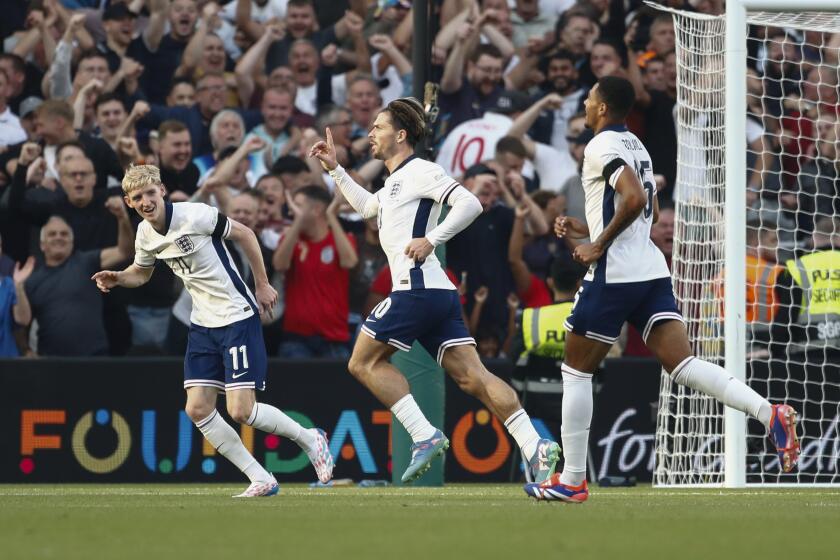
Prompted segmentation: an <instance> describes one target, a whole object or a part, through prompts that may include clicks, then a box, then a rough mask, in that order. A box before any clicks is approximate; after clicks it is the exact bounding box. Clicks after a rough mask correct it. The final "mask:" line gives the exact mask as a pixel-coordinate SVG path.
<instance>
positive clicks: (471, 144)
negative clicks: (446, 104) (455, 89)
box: [435, 112, 534, 178]
mask: <svg viewBox="0 0 840 560" xmlns="http://www.w3.org/2000/svg"><path fill="white" fill-rule="evenodd" d="M512 124H513V120H512V119H511V118H510V117H506V116H505V115H500V114H498V113H493V112H487V113H484V116H483V117H482V118H480V119H472V120H469V121H466V122H463V123H461V124H459V125H458V126H456V127H455V128H454V129H452V132H450V133H448V134H447V135H446V140H444V142H443V145H442V146H441V147H440V151H439V152H438V156H437V159H435V161H436V162H437V163H438V165H440V166H441V167H443V171H444V172H445V173H446V174H447V175H449V176H451V177H462V176H463V175H464V171H466V170H467V168H469V167H472V166H473V165H475V164H476V163H481V162H482V161H487V160H488V159H493V158H494V157H496V144H497V143H498V142H499V140H500V139H501V138H502V137H504V136H507V133H508V131H509V130H510V127H511V125H512ZM522 175H524V176H525V177H528V178H532V177H533V176H534V166H533V165H532V164H531V162H530V161H527V160H526V161H525V165H524V167H523V168H522Z"/></svg>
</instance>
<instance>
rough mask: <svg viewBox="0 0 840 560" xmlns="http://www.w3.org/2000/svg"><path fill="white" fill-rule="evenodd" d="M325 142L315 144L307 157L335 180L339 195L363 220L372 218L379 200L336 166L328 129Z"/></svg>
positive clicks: (377, 207) (376, 211)
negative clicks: (315, 161) (313, 160)
mask: <svg viewBox="0 0 840 560" xmlns="http://www.w3.org/2000/svg"><path fill="white" fill-rule="evenodd" d="M326 135H327V140H326V141H324V140H321V141H320V142H316V143H315V145H314V146H312V149H311V150H309V157H314V158H317V159H318V161H320V162H321V167H323V168H324V169H325V170H326V171H327V172H328V173H329V174H330V176H331V177H332V178H333V180H335V184H336V185H338V188H339V189H341V193H342V194H343V195H344V198H346V199H347V202H349V203H350V206H352V207H353V209H354V210H355V211H356V212H358V213H359V214H361V216H362V217H363V218H365V219H368V218H373V217H374V216H376V214H377V213H378V212H379V199H377V198H376V196H374V195H373V194H371V193H370V192H368V191H367V190H366V189H365V188H364V187H363V186H361V185H359V184H358V183H357V182H356V181H354V180H353V178H352V177H350V175H349V174H348V173H347V171H345V170H344V168H343V167H341V166H340V165H338V162H337V161H336V158H335V145H334V144H333V137H332V132H331V131H330V129H329V127H327V129H326Z"/></svg>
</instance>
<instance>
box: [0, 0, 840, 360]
mask: <svg viewBox="0 0 840 560" xmlns="http://www.w3.org/2000/svg"><path fill="white" fill-rule="evenodd" d="M431 3H432V4H433V14H434V17H433V20H434V21H433V22H432V28H433V30H434V36H433V37H434V40H433V45H432V48H431V53H430V54H431V71H432V80H433V81H435V82H436V83H438V84H439V85H440V96H439V116H438V119H437V121H436V123H435V125H434V130H433V133H432V135H431V136H432V142H431V143H432V147H433V149H434V155H433V156H431V157H433V158H436V161H437V162H438V163H439V164H441V165H442V166H443V167H444V169H446V171H447V172H448V173H449V174H450V175H452V176H453V177H455V178H458V179H459V180H460V181H461V183H462V184H463V185H464V186H465V187H467V188H468V189H469V190H471V192H473V193H474V194H475V195H476V196H477V197H478V199H479V200H480V202H481V204H482V207H483V209H484V212H483V213H482V214H481V215H480V216H479V217H478V218H477V219H476V220H475V222H474V223H473V224H472V225H470V226H469V227H468V228H467V229H466V230H465V231H463V232H462V233H461V234H459V235H458V236H456V237H455V238H453V239H452V240H451V241H450V242H449V243H448V244H447V246H446V261H447V267H448V273H449V275H450V278H452V279H453V281H454V282H455V283H456V285H458V286H459V290H460V293H461V295H462V302H463V303H464V310H465V320H466V322H467V323H468V325H469V328H470V330H471V332H472V333H473V334H474V336H475V337H476V339H477V340H478V343H479V348H480V351H481V353H482V355H484V356H488V357H490V356H499V355H504V354H505V353H506V352H509V346H510V341H511V339H512V336H513V330H514V322H515V317H516V314H517V312H518V310H520V309H522V308H523V307H533V306H539V305H544V304H548V303H551V302H552V292H551V290H550V289H549V286H548V285H547V284H546V279H547V278H549V277H550V274H551V272H550V271H551V270H552V264H553V263H555V262H556V261H558V260H561V261H566V262H567V263H571V256H570V253H569V249H568V247H567V246H566V245H565V244H564V243H563V242H562V241H561V240H558V239H557V238H556V237H554V235H553V233H552V232H551V224H552V223H553V221H554V219H555V217H557V216H558V215H564V214H568V215H571V216H575V217H578V218H583V217H584V205H585V200H584V195H583V191H582V187H581V181H580V174H579V168H580V164H581V161H582V159H583V151H584V147H585V145H586V143H587V142H588V141H589V140H590V139H591V137H592V132H591V131H589V130H587V129H585V127H584V119H583V115H582V107H583V100H584V99H585V97H586V95H587V92H588V90H589V89H590V88H591V87H592V85H593V84H594V83H595V82H596V81H597V80H598V79H599V78H600V77H602V76H606V75H610V74H612V75H621V76H624V77H627V78H628V79H629V80H631V82H632V83H633V85H634V88H635V90H636V97H637V102H636V107H635V109H634V110H633V112H632V114H631V118H630V119H629V123H630V127H631V130H633V131H634V132H635V133H636V134H637V135H638V136H639V137H640V138H641V139H642V141H643V142H644V144H645V146H646V147H647V149H648V151H649V152H650V154H651V157H652V159H653V168H654V171H655V173H656V180H657V189H658V192H659V201H660V206H661V208H662V209H663V211H662V214H661V218H660V222H659V223H658V224H657V225H656V226H655V227H654V233H653V239H654V240H655V242H656V243H657V245H658V246H659V247H660V248H661V249H662V250H663V252H665V253H666V256H667V257H668V259H669V262H670V254H671V246H672V241H673V232H674V219H673V215H674V214H673V203H672V199H673V197H674V190H675V181H676V169H677V141H676V129H675V125H674V118H675V117H674V110H675V103H676V75H677V60H676V55H675V52H674V46H675V35H674V27H673V23H672V20H671V16H670V15H667V14H663V13H662V12H657V11H655V10H653V9H652V8H649V7H647V6H646V5H644V4H643V3H642V2H641V1H639V0H578V1H575V0H481V1H478V0H442V1H435V0H432V1H431ZM663 3H664V4H666V5H669V6H671V7H675V8H680V9H686V10H693V11H699V12H703V13H706V14H720V13H722V11H723V6H722V4H723V0H667V1H664V2H663ZM412 12H413V9H412V4H411V1H410V0H332V1H325V0H231V1H228V2H226V3H223V4H222V5H220V4H217V3H216V2H213V1H205V0H29V1H25V0H7V1H6V2H4V12H3V18H2V21H0V38H2V40H3V46H2V50H3V53H2V54H0V235H2V246H1V247H2V253H0V355H5V356H15V355H18V354H20V355H28V356H51V355H64V356H71V355H72V356H90V355H108V354H110V355H126V354H153V353H164V354H173V355H178V354H180V353H183V351H184V344H185V340H186V337H185V332H186V329H187V328H188V325H189V315H190V308H191V302H190V299H189V295H188V294H187V293H186V291H184V290H183V289H182V286H181V285H180V284H179V282H178V281H177V280H176V278H175V276H174V274H172V272H171V270H170V269H169V267H168V266H167V265H166V264H164V263H161V262H158V264H157V266H156V267H155V272H154V275H153V277H152V280H151V282H150V283H149V284H147V285H145V286H143V287H142V288H139V289H135V290H124V289H115V290H113V292H111V293H109V294H106V295H102V294H100V293H99V292H98V291H97V290H96V287H95V285H94V283H93V282H91V281H90V280H89V278H90V276H91V274H92V273H93V272H94V271H96V270H99V269H101V268H104V267H112V268H113V267H120V266H123V265H124V264H125V263H127V262H129V259H130V258H131V255H132V254H133V245H132V243H133V236H134V231H135V230H136V227H137V224H138V222H139V218H138V217H137V216H135V215H129V214H128V213H127V212H126V208H125V207H124V205H123V203H122V200H121V198H120V196H121V194H122V193H121V191H120V180H121V179H122V175H123V171H124V170H125V169H126V168H127V167H128V166H130V165H132V164H140V163H154V164H156V165H158V166H159V167H160V169H161V177H162V180H163V182H164V184H165V186H166V188H167V191H168V199H169V200H170V201H171V202H182V201H201V202H206V203H208V204H213V205H216V206H218V207H219V208H220V210H221V211H223V212H224V213H225V214H227V215H228V216H230V217H231V218H233V219H235V220H237V221H239V222H241V223H243V224H244V225H246V226H248V227H250V228H252V229H253V230H254V231H255V232H256V233H257V236H258V239H259V240H260V244H261V248H262V251H263V256H264V260H265V264H266V268H267V270H268V273H269V277H270V279H271V282H272V283H273V284H274V285H275V287H276V288H277V290H278V292H279V293H280V296H281V297H280V301H279V302H278V305H277V308H276V309H275V310H274V312H275V313H274V317H273V319H270V318H268V317H266V318H265V321H264V332H265V337H266V341H267V347H268V351H269V354H272V355H280V356H284V357H289V358H309V357H334V358H342V357H347V356H348V355H349V349H350V348H351V345H352V341H353V339H354V338H355V337H356V336H357V330H358V326H359V324H360V323H361V321H362V320H363V318H364V317H365V314H366V313H368V312H369V311H370V310H371V309H372V308H373V307H374V306H375V305H376V304H377V303H378V302H379V301H381V300H382V299H383V298H384V297H386V296H387V294H388V292H389V291H390V275H389V273H388V267H387V261H386V259H385V256H384V253H383V252H382V250H381V248H380V246H379V242H378V230H377V224H376V221H375V220H369V221H363V220H361V219H360V218H359V217H358V216H357V215H354V214H353V213H352V209H350V208H349V206H347V205H346V204H345V203H344V202H343V201H342V199H341V197H340V195H338V196H337V195H336V194H337V193H336V192H335V185H334V183H333V182H332V180H331V179H330V177H329V175H326V174H324V173H323V170H322V169H321V168H320V167H319V166H318V164H317V162H315V161H313V160H311V159H307V158H306V157H305V154H306V153H307V152H308V151H309V148H310V147H311V146H312V145H313V144H314V143H315V142H317V141H318V140H319V139H321V138H322V137H323V136H324V130H325V128H326V127H330V128H331V130H332V135H333V138H334V140H335V144H336V149H337V153H338V159H339V162H340V163H341V164H342V165H343V166H344V167H345V168H346V169H348V170H349V171H350V172H351V174H352V175H353V177H354V178H355V179H356V181H357V182H359V183H360V184H362V185H365V186H366V187H367V188H369V189H371V190H373V191H375V190H377V189H379V188H381V187H382V185H383V181H384V177H385V173H386V171H385V169H384V166H383V165H382V163H381V162H379V161H376V160H372V159H371V157H370V155H369V144H368V140H367V131H368V127H369V126H370V125H371V123H372V121H373V119H374V118H375V117H376V114H377V112H378V111H379V110H380V109H381V108H382V107H383V106H384V105H385V104H387V103H388V102H389V101H391V100H393V99H395V98H398V97H402V96H405V95H410V94H411V92H412V86H413V81H414V76H413V74H414V69H415V68H417V67H419V65H421V64H425V60H426V59H427V56H426V53H412V52H411V49H412V33H413V25H412V21H413V13H412ZM779 32H780V30H772V29H771V30H765V29H755V30H753V36H754V37H757V38H758V44H759V45H760V46H761V45H764V43H762V42H761V40H762V39H764V38H767V37H770V36H771V35H773V34H776V35H778V33H779ZM781 33H787V32H785V31H784V30H781ZM810 39H812V40H813V38H810ZM803 40H804V38H802V37H799V36H797V35H796V34H791V33H787V34H786V35H785V41H784V42H782V43H779V42H767V47H766V48H768V49H772V48H776V47H775V46H774V45H779V44H781V45H782V46H788V45H790V46H791V52H790V53H789V55H788V57H787V59H786V61H787V63H788V64H793V67H790V68H785V67H784V66H783V65H775V66H774V65H773V64H772V63H770V62H767V63H766V64H763V65H762V66H761V67H758V68H754V69H752V70H753V76H754V77H755V81H756V82H757V85H756V84H751V85H750V87H757V88H759V89H760V91H762V92H765V91H773V92H776V91H777V90H778V92H783V93H780V94H779V95H780V96H781V97H785V95H787V96H788V102H786V103H780V104H779V107H778V111H776V112H775V113H772V114H771V116H770V118H772V122H761V123H760V124H759V125H758V126H759V127H760V128H762V130H763V132H762V133H760V134H759V135H760V136H761V135H762V134H763V136H762V138H766V139H768V141H769V139H770V138H771V137H772V138H775V139H779V138H782V139H784V138H786V137H785V135H784V134H783V133H782V132H781V131H782V130H783V129H784V128H785V127H789V126H794V125H795V126H797V127H799V129H806V128H808V126H810V127H811V128H810V129H809V130H816V128H817V127H816V125H815V124H814V123H816V122H817V121H816V112H825V111H826V110H827V109H826V107H829V108H831V110H833V111H834V112H833V113H832V115H833V116H834V117H836V109H837V99H838V92H837V83H838V80H837V70H836V65H835V66H833V67H827V66H825V65H820V64H818V63H817V62H813V63H812V64H811V65H810V66H807V65H806V62H807V61H808V60H812V59H813V57H814V56H815V53H813V52H805V50H803V49H802V48H800V45H801V43H802V41H803ZM797 41H799V42H797ZM827 43H828V39H825V38H824V39H823V43H822V44H827ZM818 44H820V43H818ZM761 48H765V47H761ZM799 55H801V57H800V58H799V59H797V56H799ZM816 56H817V57H819V56H820V52H819V51H818V52H817V53H816ZM807 57H811V58H810V59H807ZM769 58H770V57H768V60H769ZM777 58H778V57H777ZM806 59H807V60H806ZM834 60H835V63H836V55H835V59H834ZM794 70H795V76H794ZM809 72H810V73H816V74H815V76H816V77H817V78H819V79H820V83H821V84H829V86H828V87H823V86H821V87H818V88H816V89H814V88H810V89H807V88H806V89H804V90H803V91H799V90H797V91H793V90H794V89H795V88H799V87H800V85H801V83H802V82H800V81H799V80H798V78H799V76H801V75H802V74H803V73H809ZM809 111H810V112H814V115H811V114H810V113H809ZM765 112H766V111H763V112H762V113H761V115H764V114H765ZM809 119H810V120H809ZM766 120H768V121H769V120H770V119H766ZM821 122H822V121H821ZM834 122H836V118H835V120H834ZM774 125H775V126H776V127H777V128H776V129H773V128H772V127H773V126H774ZM837 126H838V125H835V126H829V127H820V129H819V130H818V131H816V132H815V133H814V134H818V136H819V138H821V139H823V138H824V137H825V138H827V137H829V136H831V135H832V134H833V136H831V138H832V139H833V140H834V143H833V144H831V146H833V147H834V148H833V150H835V151H831V150H832V149H831V148H830V147H827V146H826V144H825V142H823V143H820V144H819V147H818V148H815V149H812V148H811V147H810V146H807V145H801V146H800V145H798V146H797V147H798V148H802V150H811V152H810V153H811V154H812V157H811V158H809V159H808V160H807V162H805V163H803V161H804V160H803V159H802V158H796V157H784V158H783V157H777V158H775V159H773V158H768V160H767V161H762V165H763V166H764V167H763V169H764V170H765V173H766V174H767V175H768V176H770V175H772V176H774V177H776V178H778V180H779V183H780V184H779V187H778V188H777V189H775V190H774V191H773V196H775V197H776V198H775V199H774V200H776V201H780V202H779V204H781V205H782V207H784V208H787V210H791V209H794V210H796V209H797V208H798V207H799V206H800V205H801V204H806V203H807V201H803V200H800V199H801V198H802V196H808V197H810V198H808V200H810V201H812V202H813V204H815V205H817V206H820V205H822V206H820V207H823V208H824V206H825V205H826V204H828V205H831V204H835V205H836V204H837V195H836V192H835V191H832V189H836V188H838V187H837V185H838V182H837V181H834V180H832V181H829V180H823V181H821V182H818V183H815V184H813V185H810V186H808V187H807V189H809V190H807V189H806V188H805V187H803V189H802V193H805V194H804V195H803V194H802V193H797V192H795V191H794V192H793V194H792V198H791V189H792V188H794V183H796V181H794V180H793V179H792V178H795V177H797V175H796V171H797V170H794V169H793V168H792V167H791V166H793V165H808V166H818V167H819V168H820V169H821V171H820V173H819V175H820V177H822V178H826V179H827V178H829V177H834V176H835V175H836V174H837V172H836V167H837V164H836V161H837V157H836V146H837ZM823 128H825V130H823ZM778 146H779V145H778V144H777V146H776V147H778ZM780 150H781V149H780ZM778 151H779V150H777V152H778ZM769 152H772V150H769ZM422 155H424V156H427V157H428V155H427V154H422ZM787 155H790V154H787ZM774 166H775V167H774ZM753 167H755V165H753ZM823 168H825V169H823ZM211 177H212V178H213V180H212V181H209V180H208V178H211ZM763 180H764V178H763V177H762V176H761V174H758V181H759V183H758V184H753V183H751V184H752V185H753V186H758V185H760V184H761V181H763ZM751 181H752V176H751ZM766 191H767V189H766V188H765V189H762V190H761V193H765V192H766ZM829 191H830V192H829ZM756 192H757V189H756V191H751V194H750V202H751V203H755V205H756V208H758V207H759V206H760V209H759V212H762V211H764V210H766V209H767V208H770V206H768V204H764V203H758V202H756V201H757V199H758V198H759V197H758V195H757V194H756ZM780 193H781V194H780ZM797 197H799V198H797ZM785 205H788V206H785ZM790 205H793V206H790ZM835 207H836V206H835ZM784 208H783V210H784ZM777 210H778V208H777ZM778 213H780V214H783V213H784V212H782V211H779V212H778ZM794 214H795V215H794V216H793V219H796V220H803V223H802V224H800V227H802V228H803V229H802V231H803V232H805V235H807V234H809V232H810V230H808V224H807V223H805V221H806V219H805V217H803V216H802V215H801V214H802V213H799V212H794ZM781 219H782V220H784V219H790V218H789V217H787V214H785V216H783V217H782V218H781ZM780 227H782V226H780ZM794 241H796V240H794ZM228 245H229V247H228V249H229V251H230V253H231V255H232V256H233V259H234V260H235V263H236V265H237V266H238V268H239V271H240V274H241V275H242V277H243V279H244V280H245V281H246V283H247V282H250V283H251V285H253V280H252V274H251V272H250V270H248V262H247V259H246V258H244V256H243V253H242V251H241V249H240V248H238V247H236V246H235V244H233V243H232V242H228ZM562 269H563V270H566V271H568V274H580V273H581V271H580V270H579V269H577V268H576V267H574V266H565V267H562ZM549 284H550V283H549ZM571 284H572V285H573V284H574V282H571ZM634 336H635V338H636V339H634ZM626 345H627V352H629V353H634V352H638V353H643V352H644V348H643V345H641V343H640V340H638V336H637V335H635V334H633V333H630V335H628V337H627V342H626Z"/></svg>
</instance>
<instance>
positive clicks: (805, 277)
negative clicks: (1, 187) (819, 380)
mask: <svg viewBox="0 0 840 560" xmlns="http://www.w3.org/2000/svg"><path fill="white" fill-rule="evenodd" d="M813 247H814V248H813V250H812V251H811V252H810V253H807V254H804V255H801V256H798V257H797V258H794V259H791V260H789V261H787V262H786V263H785V271H784V272H783V273H782V274H780V275H779V284H778V285H777V286H776V292H777V295H778V299H779V312H778V313H777V314H776V320H775V321H774V324H773V333H772V338H773V342H774V346H776V347H775V348H774V350H775V351H779V350H781V349H782V348H783V347H785V346H787V349H788V350H789V351H793V352H797V351H799V352H801V351H809V350H822V349H826V350H835V351H840V218H831V217H823V218H821V219H819V220H817V223H816V224H815V226H814V233H813Z"/></svg>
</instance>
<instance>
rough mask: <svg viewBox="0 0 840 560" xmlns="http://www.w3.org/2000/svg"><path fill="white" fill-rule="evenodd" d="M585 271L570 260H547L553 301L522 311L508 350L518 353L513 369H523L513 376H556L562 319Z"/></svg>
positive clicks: (563, 350)
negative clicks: (549, 267)
mask: <svg viewBox="0 0 840 560" xmlns="http://www.w3.org/2000/svg"><path fill="white" fill-rule="evenodd" d="M585 273H586V268H584V267H582V266H581V265H579V264H577V263H576V262H574V261H571V260H566V259H562V258H561V259H556V260H555V261H554V262H553V263H552V264H551V270H550V276H549V277H548V278H547V279H546V284H547V285H548V288H549V289H550V290H551V292H552V296H553V299H554V303H553V304H551V305H545V306H543V307H536V308H531V307H529V308H527V309H525V310H524V311H523V312H522V317H521V321H520V324H519V325H518V328H517V336H516V338H515V339H514V344H513V352H512V353H511V354H512V355H513V356H518V359H517V361H516V365H517V370H520V369H523V370H524V371H517V372H516V373H515V374H514V376H515V377H522V376H528V377H533V376H534V375H548V376H550V375H556V376H558V377H559V376H560V364H561V362H562V361H563V358H564V357H565V355H566V328H565V327H564V326H563V323H564V321H565V320H566V318H567V317H568V316H569V315H570V314H571V311H572V306H573V305H574V300H575V294H576V293H577V291H578V289H579V288H580V282H581V279H582V278H583V275H584V274H585ZM514 386H516V383H514Z"/></svg>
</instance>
